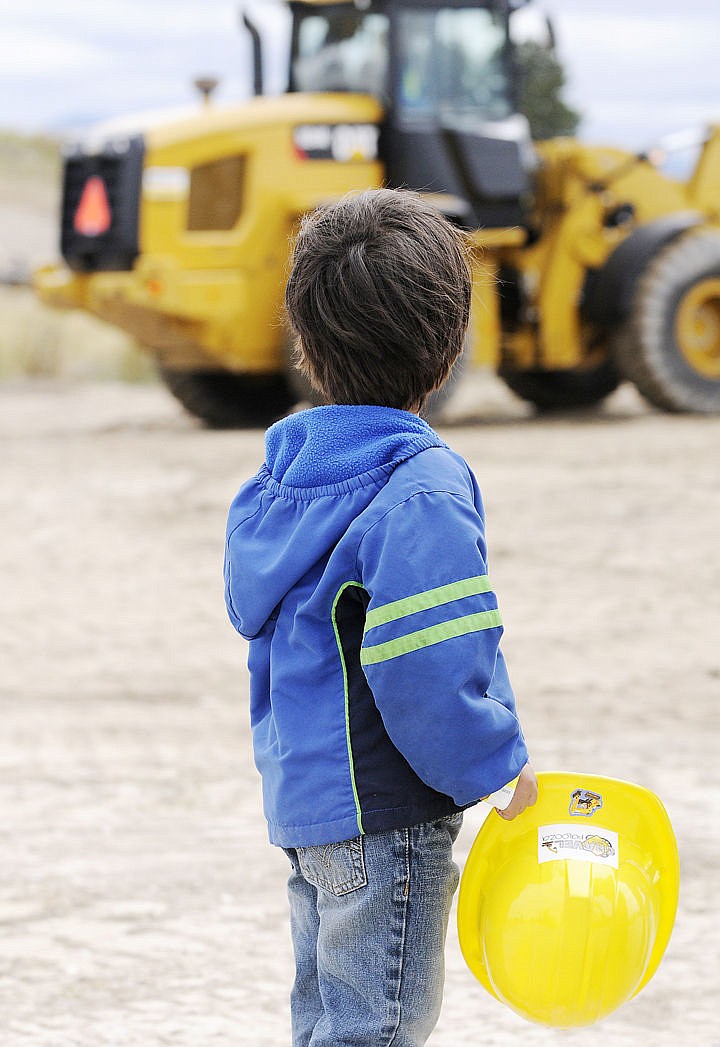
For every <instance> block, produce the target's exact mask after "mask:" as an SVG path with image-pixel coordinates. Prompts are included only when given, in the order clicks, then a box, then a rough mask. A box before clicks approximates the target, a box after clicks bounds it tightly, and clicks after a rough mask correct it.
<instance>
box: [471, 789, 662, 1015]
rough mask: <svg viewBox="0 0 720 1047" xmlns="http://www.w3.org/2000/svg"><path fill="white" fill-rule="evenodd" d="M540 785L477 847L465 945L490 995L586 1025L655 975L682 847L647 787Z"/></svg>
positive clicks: (491, 823) (491, 820)
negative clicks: (526, 804) (530, 801)
mask: <svg viewBox="0 0 720 1047" xmlns="http://www.w3.org/2000/svg"><path fill="white" fill-rule="evenodd" d="M537 777H538V801H537V804H536V805H535V806H534V807H531V808H528V810H526V811H525V812H524V813H523V814H521V815H520V816H519V817H517V818H515V819H513V820H512V821H506V820H505V819H503V818H501V817H500V816H499V815H498V814H497V812H495V811H493V812H491V813H490V814H489V815H488V817H487V819H486V821H485V822H484V823H483V825H482V827H481V829H480V831H479V833H478V835H477V838H476V839H475V842H474V844H473V846H472V849H471V851H470V854H469V856H468V859H467V862H466V864H465V868H464V870H463V874H462V878H461V881H460V894H459V899H458V932H459V936H460V947H461V949H462V953H463V956H464V957H465V961H466V963H467V965H468V966H469V968H470V970H471V971H472V972H473V974H474V975H475V976H476V978H477V979H478V980H479V981H480V983H481V984H482V985H483V986H484V987H485V988H486V989H487V991H488V992H489V993H491V994H492V995H493V996H495V997H497V999H498V1000H500V1001H501V1002H502V1003H505V1004H507V1006H508V1007H510V1008H512V1010H514V1011H516V1012H517V1013H518V1014H520V1015H522V1016H523V1017H524V1018H527V1019H529V1020H530V1021H534V1022H540V1023H541V1024H544V1025H550V1026H554V1027H557V1028H568V1027H570V1026H576V1025H591V1024H592V1023H593V1022H596V1021H599V1020H600V1019H601V1018H604V1017H605V1016H606V1015H608V1014H610V1013H611V1012H612V1011H614V1010H615V1009H616V1008H617V1007H619V1006H620V1005H621V1004H623V1003H625V1002H626V1001H627V1000H629V999H631V997H633V996H635V995H636V994H637V993H638V992H640V990H641V989H642V987H643V986H644V985H646V984H647V982H648V981H649V980H650V978H652V976H653V974H654V973H655V971H656V970H657V967H658V964H659V963H660V960H661V958H662V955H663V953H664V952H665V948H666V946H667V943H668V941H669V939H670V934H671V932H672V928H673V923H674V922H675V912H676V909H677V901H678V890H679V881H680V872H679V861H678V850H677V843H676V841H675V835H674V833H673V830H672V826H671V825H670V820H669V818H668V816H667V813H666V812H665V808H664V807H663V806H662V804H661V803H660V800H659V799H658V798H657V796H655V795H654V793H652V792H650V791H649V790H648V789H644V788H642V787H641V786H639V785H633V784H631V783H630V782H623V781H618V780H617V779H614V778H604V777H600V776H598V775H588V774H571V773H565V772H562V773H539V774H538V776H537Z"/></svg>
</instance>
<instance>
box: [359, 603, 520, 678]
mask: <svg viewBox="0 0 720 1047" xmlns="http://www.w3.org/2000/svg"><path fill="white" fill-rule="evenodd" d="M501 625H502V619H501V617H500V612H499V611H495V610H494V611H480V612H479V613H478V614H466V615H465V616H464V617H462V618H454V619H453V620H452V621H450V622H441V623H440V624H439V625H431V626H430V627H429V628H428V629H418V630H417V631H416V632H414V633H407V635H406V636H400V637H398V639H397V640H388V641H387V642H386V643H378V644H375V645H374V646H373V647H363V648H362V650H361V651H360V662H361V664H362V665H377V663H378V662H387V661H389V660H390V659H391V658H398V657H399V656H400V655H401V654H410V653H411V652H412V651H419V650H421V648H423V647H430V646H431V645H432V644H435V643H442V641H443V640H452V639H453V638H454V637H456V636H466V635H467V634H468V633H479V632H484V631H485V630H486V629H496V628H498V627H499V626H501Z"/></svg>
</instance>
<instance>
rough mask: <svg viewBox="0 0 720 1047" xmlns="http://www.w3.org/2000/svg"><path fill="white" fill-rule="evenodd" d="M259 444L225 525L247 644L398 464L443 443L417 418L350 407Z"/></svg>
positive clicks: (231, 596) (313, 415)
mask: <svg viewBox="0 0 720 1047" xmlns="http://www.w3.org/2000/svg"><path fill="white" fill-rule="evenodd" d="M265 443H266V459H265V463H264V465H263V466H262V467H261V468H260V470H259V472H258V473H257V475H256V476H254V477H253V478H252V480H249V481H248V482H247V483H246V484H245V485H244V486H243V487H242V488H241V489H240V491H239V493H238V495H237V497H236V498H235V500H234V502H233V504H232V506H231V508H230V515H229V519H228V528H227V548H226V556H225V581H226V593H227V602H228V611H229V613H230V617H231V619H232V621H233V624H234V625H235V627H236V628H237V629H238V631H239V632H240V633H242V635H243V636H245V637H247V638H252V637H253V636H256V635H257V634H258V633H259V632H260V631H261V629H262V628H263V626H264V625H265V623H266V622H267V621H268V619H269V618H270V617H271V616H272V614H273V611H274V610H275V608H276V607H277V606H278V605H279V604H280V602H281V601H282V599H283V597H284V596H285V595H286V593H288V592H289V591H290V590H291V589H293V588H294V587H295V586H296V585H297V584H298V582H299V581H300V580H301V579H302V578H303V577H304V576H305V575H306V574H308V572H309V571H311V570H312V568H313V567H314V566H315V565H316V564H320V563H324V561H325V560H326V559H327V557H328V556H329V554H330V552H331V551H332V549H333V547H334V546H335V545H336V543H337V542H338V541H339V539H340V538H341V537H342V535H343V534H344V533H345V531H346V530H347V529H348V527H349V526H350V524H351V523H352V522H353V520H355V518H356V517H357V516H358V515H359V513H361V512H362V511H363V510H364V509H365V508H366V507H367V506H368V505H369V504H370V503H371V502H372V500H373V498H374V497H375V495H376V494H377V493H378V491H379V490H381V489H382V487H384V485H385V483H386V482H387V480H388V478H389V476H390V475H391V473H392V472H393V470H394V469H395V468H396V467H397V466H398V465H400V464H401V463H402V462H404V461H406V460H407V459H408V458H411V457H413V456H414V455H416V454H418V453H419V452H420V451H423V450H426V449H427V448H429V447H444V446H445V444H444V443H443V441H442V440H441V439H440V438H439V436H438V435H437V433H435V432H434V430H433V429H432V428H431V427H430V426H429V425H428V424H427V423H426V422H424V421H423V420H422V419H421V418H418V417H417V415H414V414H411V413H409V412H407V411H399V410H396V409H394V408H390V407H374V406H350V405H348V406H345V405H332V406H329V407H315V408H312V409H310V410H307V411H301V412H299V413H298V414H294V415H290V416H289V417H287V418H284V419H282V420H281V421H280V422H277V423H276V424H275V425H273V426H272V427H271V428H270V429H269V430H268V431H267V434H266V441H265Z"/></svg>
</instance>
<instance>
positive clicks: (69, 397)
mask: <svg viewBox="0 0 720 1047" xmlns="http://www.w3.org/2000/svg"><path fill="white" fill-rule="evenodd" d="M471 393H472V395H471ZM463 395H465V396H466V400H465V401H463V397H462V396H461V398H460V400H461V403H460V405H459V406H458V407H457V409H456V412H455V416H454V421H452V424H448V425H447V426H446V427H444V428H442V432H443V434H444V436H445V437H446V439H448V441H449V442H450V443H451V444H452V445H453V446H454V447H455V448H456V449H457V450H459V451H461V452H462V453H464V454H465V455H466V456H467V457H468V458H469V460H470V461H471V463H472V465H473V467H474V468H475V470H476V473H477V475H478V477H479V480H480V483H481V486H482V488H483V491H484V495H485V500H486V506H487V512H488V525H489V543H490V549H491V554H492V561H491V570H492V574H493V579H494V582H495V586H496V588H497V590H498V591H499V594H500V597H501V603H502V607H503V616H504V619H505V622H506V629H507V632H506V642H505V652H506V655H507V658H508V661H509V664H510V667H511V672H512V675H513V679H514V683H515V688H516V691H517V694H518V697H519V703H520V707H521V713H522V717H523V720H524V722H525V725H526V730H527V734H528V739H529V743H530V746H531V749H532V752H533V755H534V759H535V763H536V766H537V767H538V768H540V769H545V768H547V769H550V768H561V769H576V770H578V769H584V770H592V771H596V772H599V773H605V774H610V775H616V776H619V777H626V778H630V779H634V780H636V781H638V782H641V783H643V784H645V785H647V786H649V787H651V788H653V789H655V790H656V791H657V792H658V793H659V794H660V795H661V796H662V798H663V799H664V801H665V803H666V806H667V808H668V811H669V813H670V815H671V818H672V820H673V823H674V825H675V829H676V832H677V835H678V840H679V844H680V848H681V856H682V867H683V882H682V897H681V904H680V911H679V915H678V922H677V926H676V930H675V934H674V936H673V939H672V941H671V944H670V947H669V950H668V953H667V955H666V958H665V961H664V963H663V964H662V966H661V968H660V970H659V972H658V974H657V975H656V977H655V978H654V979H653V981H652V982H651V983H650V985H649V986H648V987H647V989H645V990H644V992H643V993H642V994H641V995H640V996H639V997H638V999H637V1000H636V1001H633V1002H632V1003H630V1004H629V1005H627V1006H626V1007H625V1008H623V1009H622V1010H620V1011H619V1012H618V1013H617V1014H616V1015H614V1016H613V1017H611V1018H610V1019H609V1020H608V1021H607V1022H606V1023H605V1024H604V1025H602V1026H600V1027H598V1029H597V1030H592V1031H571V1032H567V1033H564V1034H559V1033H557V1032H554V1031H552V1030H547V1029H543V1028H540V1027H536V1026H530V1025H527V1024H526V1023H525V1022H523V1021H522V1020H521V1019H519V1018H518V1017H516V1016H515V1015H514V1014H512V1013H511V1012H509V1011H507V1010H506V1009H504V1008H503V1007H502V1006H500V1004H498V1003H496V1002H495V1001H493V1000H492V999H491V998H490V997H489V996H487V995H486V994H485V993H484V992H483V990H482V989H481V988H480V987H479V986H478V985H477V984H476V983H475V982H474V981H473V979H472V978H471V976H470V974H469V973H468V972H467V971H466V969H465V968H464V965H463V963H462V960H461V958H460V955H459V951H458V947H457V943H456V938H455V934H454V931H453V930H452V929H451V934H450V942H449V946H448V980H447V991H446V1004H445V1008H444V1011H443V1015H442V1018H441V1022H440V1025H439V1026H438V1029H437V1031H436V1033H435V1034H434V1037H433V1039H432V1041H431V1042H432V1047H462V1045H466V1044H467V1045H470V1044H473V1045H474V1044H478V1043H481V1044H483V1047H515V1045H517V1047H520V1045H522V1047H555V1045H557V1044H562V1045H563V1047H585V1045H587V1044H590V1043H598V1044H599V1043H603V1044H605V1043H607V1044H611V1045H612V1047H641V1045H642V1047H644V1045H646V1044H648V1045H649V1044H652V1047H677V1045H678V1044H681V1043H688V1044H693V1047H718V1045H720V1028H719V1024H720V1020H719V1018H718V1004H717V999H718V991H717V990H718V971H719V970H720V955H719V943H720V927H719V925H718V888H717V885H718V867H719V866H720V855H719V853H718V825H719V824H720V780H719V775H718V765H719V761H718V758H717V742H718V709H719V708H720V555H719V550H720V545H719V538H718V536H719V535H720V482H719V481H720V419H702V418H675V417H669V416H666V415H660V414H656V413H653V412H651V411H649V410H648V409H646V408H645V407H643V406H642V405H641V404H640V403H639V402H638V401H637V400H636V399H635V398H634V397H633V396H632V395H631V394H630V392H629V391H621V393H620V394H618V395H617V396H616V397H615V398H614V399H613V400H612V401H611V403H610V405H609V407H608V409H607V411H606V412H605V413H604V414H602V415H598V416H595V417H586V418H575V419H571V420H564V421H542V422H540V421H534V420H527V419H526V418H525V417H524V411H523V410H522V409H521V408H519V407H517V406H516V405H515V404H514V403H513V402H512V401H511V400H510V399H508V398H507V397H505V396H504V395H503V394H502V393H501V392H499V391H498V389H497V388H496V387H495V386H494V385H493V383H492V382H490V383H487V384H483V383H482V382H480V383H479V384H478V386H477V388H475V390H474V392H473V391H472V389H471V387H470V386H468V389H467V391H466V392H465V393H464V394H463ZM473 397H477V401H478V402H482V404H483V409H484V419H485V420H483V421H479V422H478V420H477V419H474V418H473V417H472V414H473V411H474V403H475V400H474V399H473ZM0 441H1V446H2V464H1V465H0V470H1V474H2V484H1V485H0V503H1V504H0V520H2V542H0V571H1V575H0V577H1V579H2V582H1V585H0V604H1V605H2V630H1V631H0V664H1V668H0V701H1V703H2V727H3V729H2V731H1V732H0V847H1V851H0V853H2V863H1V865H0V927H1V933H0V1043H1V1044H2V1045H3V1047H109V1045H118V1047H156V1045H165V1044H171V1045H173V1047H213V1045H222V1047H231V1045H232V1047H235V1045H241V1047H245V1045H247V1047H250V1045H263V1047H265V1045H267V1047H281V1045H286V1044H287V1043H288V1042H289V1038H288V1031H287V1030H288V1016H287V1005H286V995H287V985H288V982H289V979H290V949H289V943H288V937H287V931H286V920H285V899H284V879H285V874H286V870H285V859H284V856H283V855H282V854H281V853H279V852H277V851H275V850H273V849H272V848H270V847H269V845H268V844H267V843H266V836H265V828H264V824H263V821H262V818H261V815H260V810H259V789H258V782H257V780H256V775H255V771H254V769H253V767H252V761H251V755H250V745H249V734H248V727H247V714H246V701H247V689H248V685H247V674H246V669H245V646H244V643H243V642H242V641H241V640H240V639H239V638H238V637H237V636H236V635H235V634H234V633H233V632H232V630H231V628H230V626H229V624H228V622H227V621H226V618H225V611H224V607H223V599H222V585H221V577H220V567H221V560H222V551H223V530H224V522H225V514H226V511H227V506H228V503H229V501H230V499H231V497H232V496H233V494H234V492H235V490H236V488H237V486H238V485H239V483H240V482H241V480H243V479H244V478H245V477H246V476H247V475H249V474H250V473H251V472H252V471H254V469H255V468H256V466H257V464H259V462H260V461H261V459H262V450H263V439H262V434H260V433H255V432H235V433H218V432H206V431H203V430H201V429H199V428H197V427H196V426H195V425H194V424H193V423H192V422H191V421H189V420H188V419H186V418H185V417H184V416H183V415H182V414H181V412H180V410H179V408H177V407H176V405H175V404H174V403H173V402H172V401H171V400H170V399H169V398H168V397H167V395H166V394H165V393H164V392H163V390H161V389H159V388H156V387H153V386H146V387H134V388H133V387H124V386H120V385H110V384H108V385H69V386H63V385H57V384H46V385H37V384H32V383H29V382H20V383H14V384H5V385H1V386H0ZM479 823H480V815H479V813H478V812H474V813H473V814H472V815H470V816H469V817H468V818H467V820H466V825H465V827H464V829H463V834H462V836H461V847H460V855H461V856H462V855H463V854H464V853H466V852H467V849H468V847H469V846H470V843H471V842H472V838H473V835H474V832H475V830H476V829H477V827H478V825H479Z"/></svg>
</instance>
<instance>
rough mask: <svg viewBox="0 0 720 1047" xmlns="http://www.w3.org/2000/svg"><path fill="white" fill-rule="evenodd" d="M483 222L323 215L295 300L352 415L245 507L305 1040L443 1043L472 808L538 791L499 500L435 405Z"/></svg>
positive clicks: (319, 374) (239, 582)
mask: <svg viewBox="0 0 720 1047" xmlns="http://www.w3.org/2000/svg"><path fill="white" fill-rule="evenodd" d="M470 289H471V276H470V270H469V266H468V261H467V254H466V246H465V242H464V240H463V238H462V235H461V234H460V233H459V232H458V231H457V230H455V229H454V228H453V227H452V226H451V225H450V224H449V223H448V222H447V221H446V220H445V219H444V218H443V217H442V216H440V215H439V214H438V213H437V212H436V211H435V210H433V209H432V208H431V207H430V206H429V205H427V204H426V203H424V202H423V201H422V200H421V199H420V198H419V197H417V196H415V195H413V194H410V193H405V192H398V191H392V190H372V191H368V192H365V193H362V194H360V195H356V196H351V197H347V198H345V199H343V200H342V201H340V202H339V203H338V204H335V205H333V206H330V207H327V208H325V209H323V210H321V211H319V212H317V213H315V214H313V215H311V216H309V217H308V218H306V219H305V220H304V222H303V224H302V228H301V231H300V235H299V238H298V240H297V244H296V248H295V255H294V264H293V269H292V272H291V275H290V280H289V283H288V287H287V292H286V305H287V310H288V314H289V317H290V321H291V323H292V325H293V328H294V330H295V333H296V335H297V352H298V357H299V363H300V366H301V367H302V369H303V371H304V372H305V374H306V375H307V377H308V378H309V379H310V381H311V382H312V383H313V385H314V386H315V388H316V389H318V390H319V391H320V393H321V394H322V396H323V397H324V399H325V400H326V401H327V404H328V406H325V407H317V408H314V409H312V410H307V411H302V412H300V413H298V414H294V415H291V416H290V417H288V418H285V419H283V420H282V421H280V422H278V423H277V424H276V425H274V426H272V428H271V429H269V430H268V433H267V436H266V452H267V457H266V461H265V464H264V465H263V466H262V467H261V468H260V471H259V472H258V473H257V475H256V476H255V477H254V478H253V479H252V480H250V481H248V482H247V483H246V484H245V485H244V486H243V487H242V489H241V490H240V492H239V494H238V495H237V497H236V499H235V501H234V502H233V505H232V507H231V509H230V517H229V521H228V531H227V551H226V559H225V579H226V601H227V607H228V612H229V614H230V618H231V620H232V622H233V624H234V625H235V627H236V628H237V630H238V631H239V632H240V633H241V634H242V635H243V636H245V637H246V638H247V639H248V640H249V641H250V652H249V659H248V665H249V669H250V688H251V722H252V730H253V744H254V751H255V760H256V764H257V767H258V769H259V771H260V773H261V775H262V783H263V799H264V808H265V815H266V817H267V820H268V824H269V832H270V840H271V842H272V843H274V844H277V845H279V846H280V847H283V848H284V849H285V851H286V854H287V856H288V858H289V859H290V864H291V867H292V872H291V875H290V879H289V897H290V913H291V930H292V937H293V946H294V950H295V959H296V978H295V984H294V987H293V990H292V994H291V1010H292V1026H293V1041H292V1042H293V1045H294V1047H308V1045H312V1047H330V1045H333V1047H338V1045H343V1044H348V1045H349V1044H354V1045H367V1047H383V1045H385V1044H388V1045H389V1044H393V1045H394V1047H419V1045H421V1044H424V1043H425V1042H426V1040H427V1038H428V1036H429V1035H430V1033H431V1031H432V1029H433V1027H434V1026H435V1023H436V1021H437V1018H438V1014H439V1011H440V1003H441V998H442V988H443V970H444V969H443V950H444V943H445V934H446V930H447V923H448V914H449V910H450V903H451V900H452V896H453V892H454V891H455V888H456V886H457V880H458V871H457V867H456V866H455V864H454V863H453V860H452V844H453V841H454V840H455V838H456V836H457V834H458V831H459V829H460V824H461V819H462V813H461V812H462V810H463V809H464V808H466V807H469V806H471V805H472V804H474V803H476V802H477V801H478V800H479V799H481V798H482V797H484V796H486V795H488V794H489V793H491V792H493V791H494V790H496V789H498V788H500V787H501V786H503V785H504V784H506V783H507V782H509V781H511V780H512V779H513V778H515V777H516V776H517V775H519V776H520V778H519V782H518V785H517V786H516V789H515V794H514V796H513V800H512V802H511V804H510V806H509V808H508V809H507V810H506V811H505V814H504V816H505V817H507V818H512V817H515V816H516V815H517V814H519V813H520V812H521V811H522V810H523V809H524V808H525V807H526V806H528V805H530V804H532V803H534V802H535V798H536V789H537V787H536V782H535V776H534V773H533V771H532V768H531V766H530V765H529V763H528V754H527V750H526V748H525V743H524V740H523V736H522V732H521V729H520V724H519V723H518V720H517V717H516V714H515V703H514V698H513V693H512V689H511V686H510V682H509V679H508V675H507V670H506V668H505V662H504V660H503V657H502V654H501V652H500V650H499V646H498V645H499V642H500V636H501V633H502V625H501V621H500V614H499V611H498V607H497V601H496V598H495V595H494V594H493V591H492V589H491V587H490V583H489V581H488V577H487V567H486V548H485V528H484V517H483V508H482V503H481V498H480V492H479V489H478V486H477V483H476V481H475V479H474V477H473V475H472V473H471V472H470V469H469V467H468V466H467V464H466V463H465V462H464V461H463V460H462V459H461V458H460V457H459V456H458V455H456V454H455V453H454V452H452V451H451V450H450V449H449V448H448V447H447V446H446V444H445V443H444V442H443V441H442V440H441V439H440V437H439V436H438V435H437V434H436V433H435V432H434V431H433V430H432V429H431V428H430V426H429V425H427V424H426V423H425V422H424V421H422V420H421V418H420V417H419V415H418V412H419V411H420V410H421V408H422V406H423V403H424V402H425V400H426V398H427V396H428V395H429V394H430V393H431V392H433V391H434V390H436V389H437V388H439V387H440V386H441V385H442V383H443V382H444V381H445V379H446V378H447V376H448V374H449V372H450V370H451V368H452V366H453V363H454V362H455V361H456V360H457V358H458V356H459V355H460V353H461V352H462V348H463V342H464V339H465V333H466V329H467V324H468V316H469V309H470Z"/></svg>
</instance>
